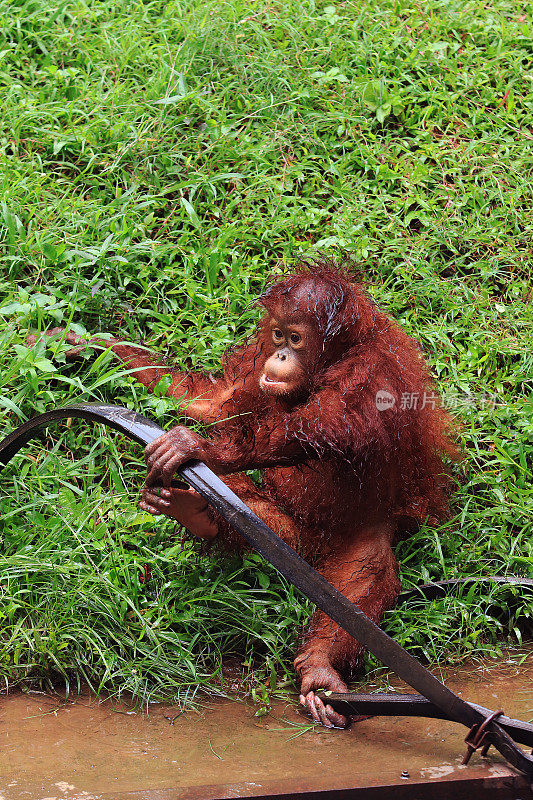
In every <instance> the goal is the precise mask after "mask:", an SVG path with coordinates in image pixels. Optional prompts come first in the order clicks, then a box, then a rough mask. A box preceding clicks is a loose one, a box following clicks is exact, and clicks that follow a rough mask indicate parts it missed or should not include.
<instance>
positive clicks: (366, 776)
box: [0, 647, 533, 800]
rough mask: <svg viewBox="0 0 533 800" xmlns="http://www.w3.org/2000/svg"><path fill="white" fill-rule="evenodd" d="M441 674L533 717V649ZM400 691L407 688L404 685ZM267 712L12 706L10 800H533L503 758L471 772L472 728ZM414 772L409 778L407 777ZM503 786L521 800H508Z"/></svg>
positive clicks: (7, 711) (6, 701)
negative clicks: (344, 727) (332, 726)
mask: <svg viewBox="0 0 533 800" xmlns="http://www.w3.org/2000/svg"><path fill="white" fill-rule="evenodd" d="M433 671H434V673H435V674H437V675H439V677H442V678H444V679H445V680H446V681H447V682H448V683H449V685H450V686H451V687H452V688H453V689H454V690H455V691H458V692H459V693H460V694H461V695H462V696H463V697H465V698H467V699H469V700H472V701H473V702H477V703H480V704H482V705H484V706H486V707H490V708H494V709H499V708H503V709H504V710H505V713H506V714H507V715H508V716H512V717H518V718H520V719H524V720H531V719H532V718H533V647H531V648H529V650H527V651H521V652H517V651H514V652H512V653H509V654H507V655H506V656H505V658H504V659H503V661H499V662H495V661H486V662H481V663H479V664H477V665H472V664H470V665H469V666H468V667H465V668H463V669H462V670H460V671H459V672H458V673H455V674H454V673H452V672H450V671H447V672H443V673H440V672H439V671H438V670H433ZM393 685H394V687H395V688H397V689H399V690H404V689H405V686H404V685H403V684H402V683H401V682H399V681H393ZM372 688H373V687H372V686H369V685H368V684H367V685H365V687H357V690H359V689H360V690H361V691H368V690H370V691H371V690H372ZM255 710H256V709H255V708H254V706H252V705H248V704H245V703H239V702H230V701H225V700H224V701H210V702H209V703H206V704H205V705H204V706H203V707H202V708H201V709H200V710H199V711H187V712H186V713H182V714H180V712H179V710H178V709H177V708H174V707H172V706H164V705H159V704H154V705H152V706H150V708H149V713H145V712H132V711H131V710H130V709H129V707H128V706H127V705H126V704H122V703H117V702H116V701H112V700H105V701H102V700H99V699H98V698H95V697H94V696H91V695H90V694H83V695H80V696H76V697H75V698H73V697H70V699H68V700H66V701H65V700H64V699H63V700H62V699H61V698H58V697H53V696H49V695H43V694H37V693H32V694H29V695H28V694H22V693H19V692H15V693H12V694H10V695H8V696H2V697H0V800H52V799H54V800H55V798H58V799H59V798H61V800H113V799H114V798H116V800H124V798H132V800H135V799H136V798H139V799H140V798H142V800H170V799H171V798H172V800H182V798H187V799H188V800H195V799H196V798H202V800H210V799H213V798H234V797H254V796H266V797H274V796H275V795H276V794H283V793H286V794H287V795H288V794H290V793H295V794H298V793H299V792H303V794H302V795H301V796H302V797H312V796H314V795H313V792H314V791H319V790H329V792H327V795H326V796H328V797H331V798H334V797H341V796H342V797H360V796H362V794H364V796H365V797H370V796H371V797H374V796H375V797H378V796H379V797H391V798H400V797H401V798H404V797H405V798H412V800H416V799H417V798H423V797H437V796H438V797H449V798H459V797H469V798H474V797H478V796H479V797H484V796H488V792H489V791H490V792H491V800H494V798H496V797H500V796H501V797H503V796H505V797H510V798H514V800H525V798H530V797H532V796H533V795H531V794H530V793H529V791H528V789H527V788H526V784H525V781H524V780H523V778H522V777H521V776H519V775H518V773H516V772H515V771H514V770H512V769H511V768H509V767H507V766H506V765H505V763H504V762H503V760H502V759H501V758H500V757H499V756H498V754H497V753H495V752H494V751H493V750H491V753H490V755H489V758H487V759H481V758H480V757H479V755H477V754H475V755H474V756H473V759H472V761H471V763H470V765H469V766H468V767H463V766H461V765H460V762H461V758H462V755H463V752H464V749H465V746H464V744H463V739H464V736H465V733H466V729H465V728H463V727H462V726H459V725H456V724H453V723H449V722H443V721H440V720H431V719H420V718H419V719H416V718H409V719H406V718H403V719H402V718H388V719H387V718H379V719H378V718H374V719H368V720H364V721H362V722H359V723H357V724H355V725H353V726H352V728H351V729H350V730H348V731H338V730H335V731H328V730H326V729H324V728H319V727H315V728H313V727H311V728H310V727H309V725H308V721H307V719H306V718H305V717H303V716H302V715H301V714H300V713H299V712H298V710H297V709H296V707H295V706H294V705H290V704H286V703H278V704H276V705H275V706H274V708H273V710H272V712H271V713H270V714H269V715H267V716H264V717H257V716H255ZM405 771H407V773H408V775H409V777H408V778H407V777H404V778H402V777H401V775H402V772H404V775H405ZM465 781H467V783H465ZM428 783H430V784H431V790H430V792H429V793H424V790H423V787H424V786H425V785H427V784H428ZM474 785H475V786H476V787H477V789H476V791H477V790H479V792H480V793H479V794H476V791H474V789H473V788H472V787H473V786H474ZM363 787H367V788H366V789H365V790H364V791H362V790H363ZM370 787H374V789H371V788H370ZM379 787H383V789H382V791H381V793H380V791H378V789H379ZM438 787H440V790H439V791H440V792H444V793H439V791H437V789H438ZM445 787H447V788H445ZM452 787H453V788H452ZM460 787H462V788H460ZM502 787H504V789H505V790H506V791H507V790H508V791H509V794H499V793H498V792H499V791H502ZM505 787H506V788H505ZM349 788H351V789H352V791H351V792H348V793H341V794H336V793H335V791H334V790H342V789H349ZM317 796H318V795H317Z"/></svg>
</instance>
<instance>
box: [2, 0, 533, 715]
mask: <svg viewBox="0 0 533 800" xmlns="http://www.w3.org/2000/svg"><path fill="white" fill-rule="evenodd" d="M523 9H524V6H523V4H521V3H518V2H514V1H513V2H511V1H509V2H505V1H502V2H495V3H493V4H491V5H487V4H486V3H484V2H481V0H470V1H468V0H467V1H466V2H448V1H447V2H438V0H429V2H427V3H423V4H418V3H408V2H407V0H398V2H388V0H379V2H378V3H376V2H372V3H370V2H360V3H348V2H347V3H341V4H338V5H336V6H333V5H328V4H323V3H318V4H315V2H314V1H313V0H310V1H309V2H295V1H293V0H287V1H286V2H284V3H276V4H272V3H266V2H254V3H252V4H250V3H246V4H245V3H242V2H240V0H231V2H226V3H214V2H210V1H209V0H208V1H207V2H202V3H196V4H195V3H194V2H191V3H187V2H156V1H154V2H150V0H146V2H140V0H128V2H125V0H112V2H111V0H109V2H106V1H105V0H73V1H72V2H69V0H66V2H58V0H17V2H8V0H0V100H1V108H2V113H1V115H0V148H1V161H0V176H1V200H0V240H1V243H2V244H1V247H2V251H1V269H0V359H1V364H2V367H1V381H2V383H1V392H0V406H1V408H2V413H3V422H2V426H1V432H2V434H7V433H8V432H9V431H10V430H12V429H13V428H14V427H15V426H16V425H17V424H20V423H21V422H22V421H24V420H25V419H27V418H28V417H29V416H30V415H33V414H36V413H39V412H42V411H44V410H45V409H47V408H50V407H52V406H55V405H66V404H67V403H69V402H72V401H74V400H79V399H84V400H96V399H105V400H113V401H114V402H116V403H119V404H122V405H128V406H130V407H131V408H135V409H137V410H139V411H140V412H141V413H146V414H148V415H150V416H152V417H154V418H156V419H158V421H159V422H160V424H162V425H164V426H170V425H172V424H175V423H176V419H177V418H176V414H175V412H174V409H173V404H172V401H170V400H167V399H166V398H161V397H152V396H149V395H147V394H146V393H145V391H144V389H143V388H142V387H141V386H139V385H138V384H136V383H135V382H134V380H133V379H132V378H131V377H129V376H127V375H125V373H124V370H123V369H122V368H120V367H117V366H116V365H115V364H114V363H113V362H112V361H111V360H110V358H109V357H108V356H106V355H102V356H100V357H99V358H98V359H97V360H96V361H93V362H90V361H89V360H83V361H82V362H81V363H76V364H71V363H65V358H64V347H63V346H62V345H58V343H57V342H56V343H53V342H48V343H47V344H46V346H45V345H44V344H42V345H40V346H39V347H37V348H35V349H34V350H28V349H27V348H26V347H25V337H26V335H27V334H28V332H30V331H35V330H37V329H44V328H47V327H50V326H52V325H57V324H62V325H65V324H70V323H73V324H75V325H79V326H80V328H79V329H78V330H89V331H91V332H96V331H120V332H121V333H122V335H123V336H125V337H129V338H131V339H132V340H136V341H139V340H142V341H144V342H145V343H147V344H149V345H151V346H153V347H154V349H157V350H159V351H161V352H166V353H169V352H171V353H173V354H175V356H176V358H177V360H178V361H179V362H180V363H181V364H183V365H185V366H188V367H190V366H192V367H202V368H210V369H212V368H216V365H217V364H218V363H219V361H220V356H221V354H222V352H223V351H224V350H225V348H226V347H227V346H228V345H229V344H230V343H231V342H233V341H234V340H235V338H236V337H239V336H241V335H243V334H245V333H246V332H248V331H249V330H250V329H251V326H252V325H253V323H254V320H255V318H256V311H255V310H254V309H253V308H251V299H252V298H253V296H254V295H255V294H257V292H258V291H259V290H260V289H261V287H262V285H263V282H264V279H265V277H266V276H267V275H269V274H273V273H276V272H280V271H282V270H283V269H284V268H285V267H286V266H287V265H290V263H291V261H292V260H293V259H294V258H296V257H298V256H299V255H302V254H309V253H313V252H316V251H317V250H320V251H325V252H328V253H334V252H336V251H337V250H339V249H347V250H349V251H350V252H351V253H352V254H353V256H354V258H355V259H356V260H357V262H358V263H359V266H360V268H361V270H362V272H363V273H365V275H366V281H367V284H368V286H369V290H370V292H371V294H372V295H373V296H374V297H375V299H376V300H377V301H378V302H379V303H380V304H382V305H383V306H384V307H385V308H387V309H388V310H389V311H390V312H391V313H392V314H393V315H394V316H395V318H396V319H398V320H399V321H400V322H401V323H402V325H403V326H404V327H405V329H406V330H407V331H408V332H409V333H411V334H412V335H414V336H415V337H416V338H418V340H419V341H420V342H421V343H422V345H423V347H424V349H425V351H426V353H427V355H428V359H429V360H430V362H431V364H432V367H433V369H434V372H435V374H436V376H437V378H438V382H439V385H440V387H441V389H442V390H443V391H444V392H445V394H446V395H447V397H448V402H449V404H452V400H453V398H454V397H458V398H459V400H460V403H459V405H458V407H457V413H458V414H459V415H460V416H461V417H462V419H463V421H464V429H463V434H462V437H463V439H464V443H465V445H466V448H467V452H468V458H467V461H466V463H465V465H464V468H462V469H461V470H460V471H458V482H459V489H458V492H457V494H456V495H455V499H454V513H455V516H454V518H453V520H452V521H451V522H450V523H449V524H447V525H444V526H442V527H441V528H440V529H438V530H437V531H433V530H429V529H423V530H421V531H420V533H418V534H417V535H416V536H414V537H413V538H411V539H410V540H409V541H407V542H405V543H403V544H402V545H401V546H400V548H399V550H398V554H399V556H400V559H401V562H402V578H403V582H404V584H405V585H406V586H410V585H412V584H415V583H418V582H421V581H425V580H428V579H440V578H443V577H457V576H466V575H486V574H491V573H500V574H504V573H506V572H512V573H515V574H524V575H526V574H531V573H532V572H533V548H532V545H531V522H532V517H533V514H532V511H533V495H532V491H533V490H532V488H531V487H532V483H531V454H532V442H533V424H532V412H533V399H532V393H531V392H532V375H533V335H532V312H531V299H532V296H533V292H532V289H531V259H532V252H531V250H532V248H531V232H532V222H533V219H532V194H533V192H532V189H533V37H532V33H533V24H532V19H531V16H529V15H527V16H526V13H524V10H523ZM487 397H489V398H490V399H491V400H495V404H493V403H487V402H486V399H487ZM492 406H494V407H492ZM143 474H144V466H143V461H142V453H141V451H140V449H139V448H137V447H134V446H133V445H131V444H129V443H127V442H125V441H124V440H122V439H121V438H120V437H119V436H117V435H115V434H113V433H110V432H109V431H104V430H101V429H99V428H95V427H91V426H86V425H83V424H82V423H78V422H76V423H73V424H72V426H71V427H70V428H67V427H66V426H65V425H63V426H61V427H56V428H51V429H50V430H49V431H48V433H47V435H46V440H45V445H42V444H39V443H34V444H32V445H31V446H29V447H27V448H26V449H25V450H24V451H23V453H22V454H21V455H20V456H19V457H18V458H17V459H16V460H15V461H14V462H13V463H12V465H10V466H9V468H8V469H7V470H6V471H5V472H4V473H3V474H2V488H1V494H0V515H1V520H2V522H1V525H2V529H1V534H0V631H1V633H0V675H1V676H2V679H3V682H4V685H5V686H8V685H15V684H25V685H30V684H31V685H35V684H36V683H40V684H48V685H49V684H50V683H52V682H54V681H57V680H58V679H62V680H67V681H68V682H69V683H70V685H76V682H77V681H78V680H88V681H89V682H90V683H91V684H92V685H93V686H94V687H100V688H105V689H106V690H109V691H113V692H116V693H120V692H122V691H125V690H127V691H131V692H133V694H134V695H135V697H136V698H137V699H138V700H139V701H142V700H146V699H148V698H155V697H167V698H168V697H172V698H174V699H175V700H178V701H181V702H187V701H188V700H189V699H190V698H191V697H192V696H193V695H194V693H195V691H196V689H197V687H199V686H201V687H208V688H210V689H211V690H213V691H225V688H227V687H225V684H224V681H223V679H222V676H221V663H222V659H223V658H224V657H226V656H228V655H229V654H232V653H237V654H239V655H241V656H243V657H244V659H245V663H246V664H248V665H249V666H252V665H255V667H256V670H257V671H256V672H255V673H252V674H251V676H250V678H249V680H250V682H251V684H252V685H255V684H256V683H257V682H258V681H259V682H260V681H262V680H263V678H264V675H265V674H267V675H269V685H270V686H271V687H274V686H275V685H276V682H277V683H278V684H282V683H283V682H284V681H286V680H287V676H290V675H291V674H292V672H291V668H290V660H291V654H292V653H293V650H294V642H295V638H296V634H297V631H298V629H299V627H300V626H301V625H302V624H303V623H304V621H305V619H306V618H307V616H308V613H309V610H310V609H309V605H308V604H306V603H305V602H303V601H301V599H300V598H299V597H298V596H297V594H296V593H295V592H294V591H293V590H292V589H291V588H290V587H289V586H287V584H286V582H284V581H283V580H281V579H280V578H279V577H278V576H277V574H276V573H275V572H274V571H273V570H272V569H271V568H270V567H269V566H268V565H265V564H263V563H262V562H261V561H260V560H259V559H258V557H256V556H253V555H250V556H248V557H247V558H245V560H244V562H242V561H240V560H238V559H235V560H231V559H230V560H227V559H223V558H221V557H216V558H214V559H213V558H208V557H206V556H205V555H203V554H202V553H201V552H199V551H198V550H197V549H195V548H194V547H192V546H191V545H190V544H189V543H187V542H182V538H181V535H180V533H179V531H178V530H177V529H176V528H175V526H173V525H172V524H171V523H170V521H162V520H158V521H157V522H154V520H153V519H152V518H151V517H148V516H147V515H144V514H141V513H140V512H138V511H137V510H136V499H137V496H138V491H139V487H140V485H141V484H142V480H143ZM145 564H148V565H150V568H151V578H150V580H149V582H148V583H142V582H141V581H140V575H141V574H142V573H143V571H144V569H145V567H144V565H145ZM519 594H520V593H519V592H517V590H516V589H513V590H502V589H498V590H494V591H491V592H489V591H487V590H486V589H485V588H484V589H474V590H464V591H463V592H462V593H461V594H460V596H458V597H456V598H449V599H446V600H444V601H439V602H433V603H430V604H427V605H425V606H421V605H420V604H417V603H411V604H410V606H409V607H407V608H406V607H403V608H402V609H401V611H394V612H391V613H390V614H389V615H388V617H387V623H386V624H387V627H388V630H389V631H390V632H392V633H393V635H395V636H397V637H398V638H399V639H400V641H402V643H405V644H406V645H407V646H408V647H409V648H410V649H411V650H412V652H414V653H415V654H416V655H419V656H423V657H425V658H426V659H428V660H429V661H435V660H437V659H440V660H446V659H454V658H460V657H462V656H463V655H464V654H465V653H467V652H471V651H473V652H476V653H477V652H497V648H498V647H499V646H500V645H501V644H503V643H505V642H508V641H509V638H510V639H511V640H513V641H516V639H517V637H518V638H520V636H521V635H523V634H524V633H527V632H528V630H529V631H530V630H531V628H530V623H528V619H531V614H532V611H533V605H532V601H531V597H529V598H526V597H525V596H524V597H522V598H521V597H520V596H519ZM528 625H529V627H528ZM257 685H259V684H257Z"/></svg>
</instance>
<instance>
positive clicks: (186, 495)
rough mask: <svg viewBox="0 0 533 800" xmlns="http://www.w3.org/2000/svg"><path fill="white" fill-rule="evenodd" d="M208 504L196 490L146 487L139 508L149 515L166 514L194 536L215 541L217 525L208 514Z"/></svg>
mask: <svg viewBox="0 0 533 800" xmlns="http://www.w3.org/2000/svg"><path fill="white" fill-rule="evenodd" d="M207 507H208V506H207V503H206V501H205V500H204V498H203V497H201V495H199V494H198V492H195V491H194V489H174V488H172V489H168V488H166V487H164V486H145V487H144V489H143V492H142V497H141V501H140V503H139V508H141V509H142V510H143V511H147V512H148V513H149V514H154V516H156V515H157V514H164V515H165V516H166V517H171V518H172V519H177V520H178V522H181V524H182V525H183V526H184V527H185V528H187V530H188V531H190V532H191V533H192V534H193V535H194V536H198V538H200V539H214V538H215V536H216V535H217V533H218V528H217V526H216V524H215V523H214V522H213V521H212V520H211V519H210V518H209V516H208V514H207Z"/></svg>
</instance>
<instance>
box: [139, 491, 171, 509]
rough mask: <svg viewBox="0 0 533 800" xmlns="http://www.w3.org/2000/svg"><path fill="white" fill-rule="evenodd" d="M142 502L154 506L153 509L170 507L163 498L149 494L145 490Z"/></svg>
mask: <svg viewBox="0 0 533 800" xmlns="http://www.w3.org/2000/svg"><path fill="white" fill-rule="evenodd" d="M143 500H145V501H146V502H147V503H150V505H152V506H154V507H155V508H168V507H169V505H170V501H169V500H165V499H164V498H162V497H159V495H158V494H155V493H154V492H150V491H149V490H147V489H145V491H144V492H143Z"/></svg>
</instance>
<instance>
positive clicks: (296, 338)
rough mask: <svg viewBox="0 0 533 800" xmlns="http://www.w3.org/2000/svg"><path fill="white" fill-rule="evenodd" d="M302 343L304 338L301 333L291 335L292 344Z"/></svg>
mask: <svg viewBox="0 0 533 800" xmlns="http://www.w3.org/2000/svg"><path fill="white" fill-rule="evenodd" d="M301 341H302V337H301V336H300V334H299V333H291V343H292V344H300V342H301Z"/></svg>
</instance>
